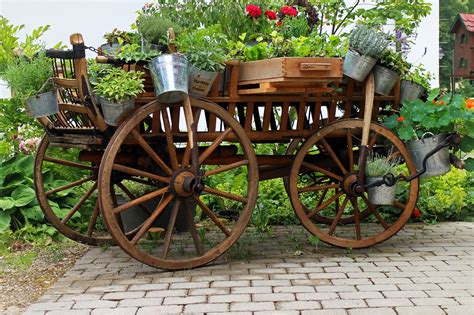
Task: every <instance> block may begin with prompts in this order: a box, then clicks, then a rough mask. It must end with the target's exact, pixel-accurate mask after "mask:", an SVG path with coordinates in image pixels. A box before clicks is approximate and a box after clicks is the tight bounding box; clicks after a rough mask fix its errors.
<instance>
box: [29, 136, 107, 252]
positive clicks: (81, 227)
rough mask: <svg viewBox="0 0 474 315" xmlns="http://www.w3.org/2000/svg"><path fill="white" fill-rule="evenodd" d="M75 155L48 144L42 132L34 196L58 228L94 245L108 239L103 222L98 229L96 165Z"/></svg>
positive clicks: (35, 169) (72, 237)
mask: <svg viewBox="0 0 474 315" xmlns="http://www.w3.org/2000/svg"><path fill="white" fill-rule="evenodd" d="M78 156H79V151H75V150H74V149H67V150H66V149H64V148H60V147H55V146H51V144H50V139H49V136H48V135H45V136H44V137H43V139H42V140H41V143H40V145H39V147H38V150H37V153H36V159H35V168H34V185H35V191H36V196H37V198H38V202H39V205H40V207H41V209H42V210H43V213H44V216H45V217H46V219H47V220H48V221H49V222H50V223H51V224H52V225H53V226H54V227H55V228H56V229H57V230H58V231H59V232H61V233H62V234H63V235H65V236H67V237H68V238H70V239H72V240H75V241H78V242H81V243H85V244H89V245H97V244H98V243H99V242H100V241H105V240H110V237H108V234H107V231H106V230H105V226H103V225H102V227H103V229H102V230H100V229H98V220H100V219H99V217H100V211H99V204H98V202H97V196H96V193H95V191H96V190H97V172H98V166H97V165H93V164H92V163H85V162H81V161H79V159H78ZM53 174H56V175H53ZM57 176H61V179H58V177H57ZM85 222H87V224H85ZM99 225H100V224H99Z"/></svg>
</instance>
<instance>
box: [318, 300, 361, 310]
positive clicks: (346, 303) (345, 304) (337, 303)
mask: <svg viewBox="0 0 474 315" xmlns="http://www.w3.org/2000/svg"><path fill="white" fill-rule="evenodd" d="M321 304H322V306H323V308H357V307H367V304H366V303H365V302H364V300H360V299H351V300H341V299H334V300H323V301H321Z"/></svg>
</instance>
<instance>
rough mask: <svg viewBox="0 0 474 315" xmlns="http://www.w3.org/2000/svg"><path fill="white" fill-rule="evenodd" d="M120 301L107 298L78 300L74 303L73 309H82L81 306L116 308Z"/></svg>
mask: <svg viewBox="0 0 474 315" xmlns="http://www.w3.org/2000/svg"><path fill="white" fill-rule="evenodd" d="M117 304H118V302H115V301H107V300H95V301H93V300H91V301H77V302H76V303H74V306H73V307H72V308H73V309H81V308H90V309H94V308H114V307H116V306H117Z"/></svg>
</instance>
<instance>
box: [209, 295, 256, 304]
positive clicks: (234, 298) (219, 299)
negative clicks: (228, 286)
mask: <svg viewBox="0 0 474 315" xmlns="http://www.w3.org/2000/svg"><path fill="white" fill-rule="evenodd" d="M251 298H252V297H251V296H250V294H222V295H213V296H209V299H208V302H209V303H230V302H250V300H251Z"/></svg>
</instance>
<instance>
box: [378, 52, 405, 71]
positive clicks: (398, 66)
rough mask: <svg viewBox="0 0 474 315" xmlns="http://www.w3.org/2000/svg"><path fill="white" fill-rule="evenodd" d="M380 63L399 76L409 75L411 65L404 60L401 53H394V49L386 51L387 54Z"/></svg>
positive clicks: (381, 58) (384, 54)
mask: <svg viewBox="0 0 474 315" xmlns="http://www.w3.org/2000/svg"><path fill="white" fill-rule="evenodd" d="M379 63H380V64H381V65H382V66H384V67H387V68H388V69H390V70H392V71H395V72H397V73H399V74H405V73H407V71H408V69H409V67H410V65H409V63H408V62H406V61H405V60H403V56H402V53H401V52H397V51H394V50H392V49H386V50H385V52H384V53H383V54H382V56H381V57H380V59H379Z"/></svg>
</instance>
